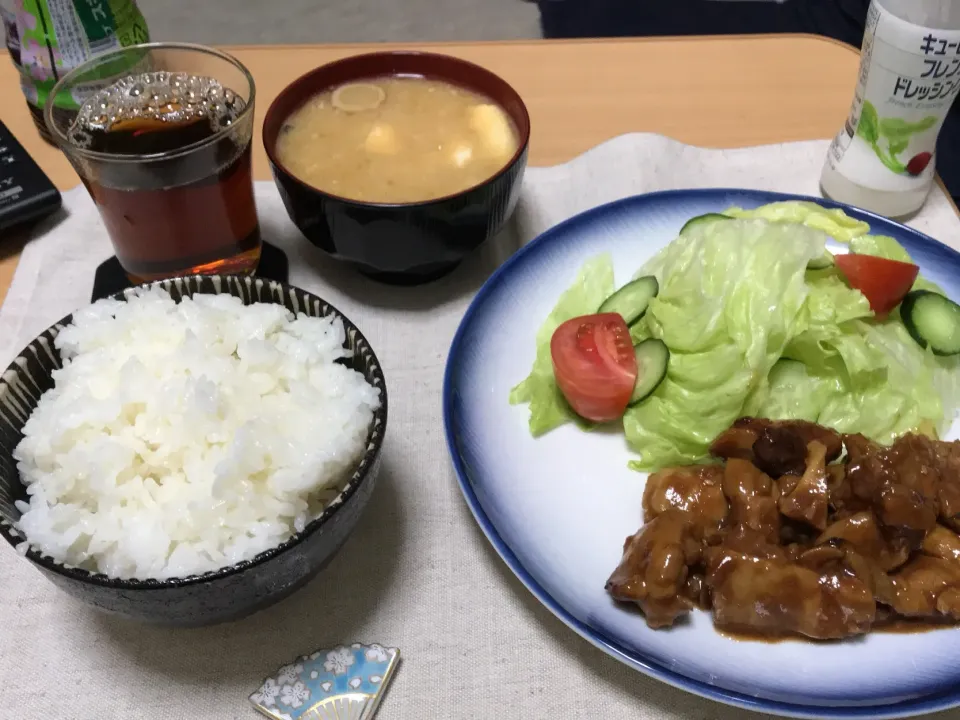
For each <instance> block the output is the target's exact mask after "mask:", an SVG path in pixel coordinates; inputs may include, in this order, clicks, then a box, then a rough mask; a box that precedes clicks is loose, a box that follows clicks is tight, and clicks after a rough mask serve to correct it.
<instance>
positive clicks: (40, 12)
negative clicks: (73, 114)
mask: <svg viewBox="0 0 960 720" xmlns="http://www.w3.org/2000/svg"><path fill="white" fill-rule="evenodd" d="M0 16H2V18H3V26H4V30H5V34H6V42H7V50H8V51H9V52H10V57H11V59H12V60H13V63H14V65H16V66H17V69H18V70H19V71H20V87H21V88H22V90H23V94H24V97H25V98H26V101H27V107H28V108H29V109H30V114H31V115H32V116H33V122H34V123H35V124H36V126H37V130H39V131H40V134H41V135H42V136H43V137H44V138H45V139H46V140H48V141H49V140H50V137H49V134H48V133H47V129H46V126H45V125H44V122H43V107H44V104H45V103H46V102H47V100H48V98H49V95H50V91H51V90H52V89H53V86H54V84H56V82H57V80H58V79H59V78H60V77H62V76H63V75H64V74H66V73H68V72H69V71H70V70H73V69H74V68H75V67H77V66H79V65H82V64H83V63H84V62H86V61H87V60H88V59H89V58H90V57H92V56H93V55H96V54H98V53H101V52H105V51H107V50H114V49H116V48H119V47H126V46H128V45H138V44H140V43H146V42H150V32H149V30H148V29H147V21H146V20H145V19H144V17H143V14H142V13H141V12H140V9H139V8H138V7H137V3H136V0H0ZM75 95H76V94H74V95H73V96H63V95H61V97H58V98H57V107H63V108H64V109H65V110H76V109H77V108H79V106H80V103H82V102H83V97H76V96H75Z"/></svg>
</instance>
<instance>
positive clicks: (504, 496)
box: [443, 189, 960, 718]
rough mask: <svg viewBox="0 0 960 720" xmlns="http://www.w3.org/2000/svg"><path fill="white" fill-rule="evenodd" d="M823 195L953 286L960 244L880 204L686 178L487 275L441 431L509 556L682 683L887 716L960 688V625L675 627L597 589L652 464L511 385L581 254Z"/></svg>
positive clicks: (589, 623) (700, 617) (614, 206)
mask: <svg viewBox="0 0 960 720" xmlns="http://www.w3.org/2000/svg"><path fill="white" fill-rule="evenodd" d="M778 200H814V201H815V202H819V203H821V204H823V205H826V206H828V207H842V208H843V209H844V211H845V212H847V213H848V214H849V215H851V216H853V217H856V218H858V219H861V220H865V221H867V222H868V223H870V225H871V228H872V232H874V233H877V234H883V235H889V236H892V237H894V238H896V239H897V240H898V241H899V242H900V243H901V244H903V245H904V247H905V248H906V249H907V251H908V252H909V253H910V255H911V256H912V257H913V258H914V261H915V262H916V263H917V264H918V265H919V266H920V268H921V272H922V273H923V274H924V275H925V276H926V277H927V278H929V279H930V280H932V281H934V282H936V283H938V284H939V285H940V286H941V287H943V288H944V289H945V290H946V292H947V294H948V295H950V296H951V297H952V298H953V299H954V300H960V254H957V253H956V252H955V251H953V250H951V249H950V248H947V247H946V246H944V245H942V244H940V243H938V242H936V241H935V240H932V239H931V238H929V237H927V236H925V235H922V234H921V233H918V232H916V231H914V230H911V229H909V228H906V227H904V226H902V225H899V224H896V223H893V222H891V221H889V220H886V219H884V218H880V217H878V216H875V215H872V214H869V213H866V212H863V211H860V210H856V209H853V208H850V207H846V206H842V205H837V204H836V203H830V202H827V201H823V200H819V199H816V198H803V197H798V196H788V195H781V194H777V193H766V192H756V191H749V190H723V189H717V190H681V191H668V192H662V193H654V194H650V195H643V196H637V197H633V198H627V199H625V200H620V201H617V202H615V203H611V204H609V205H604V206H602V207H598V208H595V209H593V210H590V211H588V212H585V213H583V214H581V215H578V216H576V217H574V218H571V219H570V220H567V221H566V222H564V223H562V224H560V225H558V226H556V227H554V228H552V229H550V230H548V231H547V232H546V233H544V234H543V235H541V236H540V237H538V238H537V239H536V240H534V241H533V242H531V243H530V244H528V245H527V246H525V247H524V248H522V249H521V250H520V251H518V252H517V253H516V254H515V255H514V256H513V257H512V258H510V260H508V261H507V262H506V263H505V264H504V265H503V266H502V267H501V268H500V269H499V270H498V271H497V272H496V273H494V275H493V276H492V277H491V278H490V279H489V280H488V281H487V283H486V284H485V285H484V286H483V288H482V289H481V290H480V292H479V293H478V294H477V296H476V298H475V299H474V301H473V303H472V305H471V306H470V308H469V310H468V311H467V313H466V315H465V316H464V318H463V321H462V323H461V325H460V328H459V330H458V331H457V334H456V337H455V338H454V341H453V345H452V346H451V349H450V354H449V357H448V360H447V368H446V377H445V380H444V390H443V408H444V422H445V426H446V434H447V443H448V445H449V450H450V453H451V456H452V458H453V464H454V466H455V468H456V471H457V474H458V476H459V481H460V485H461V488H462V490H463V494H464V497H465V498H466V500H467V503H468V505H469V506H470V509H471V510H472V512H473V514H474V516H475V517H476V520H477V522H478V523H479V524H480V527H481V528H482V529H483V531H484V533H486V535H487V537H488V538H489V540H490V542H491V543H492V544H493V546H494V547H495V548H496V550H497V552H498V553H499V554H500V555H501V557H502V558H503V559H504V561H505V562H506V563H507V564H508V565H509V566H510V568H511V569H512V570H513V572H514V573H515V574H516V575H517V577H518V578H519V579H520V580H521V581H522V582H523V583H524V584H525V585H526V586H527V588H529V589H530V591H531V592H533V593H534V595H536V596H537V598H539V599H540V601H541V602H542V603H543V604H544V605H546V606H547V607H548V608H549V609H550V610H551V611H552V612H553V613H554V614H556V615H557V616H558V617H559V618H560V619H561V620H563V621H564V622H565V623H566V624H567V625H568V626H569V627H570V628H572V629H573V630H575V631H576V632H578V633H579V634H580V635H582V636H583V637H584V638H586V639H587V640H588V641H590V642H591V643H593V644H594V645H596V646H597V647H599V648H601V649H602V650H604V651H606V652H607V653H609V654H610V655H612V656H613V657H615V658H617V659H619V660H621V661H623V662H625V663H627V664H628V665H631V666H632V667H634V668H636V669H638V670H640V671H641V672H644V673H646V674H648V675H650V676H652V677H655V678H658V679H660V680H663V681H665V682H668V683H670V684H671V685H674V686H675V687H678V688H681V689H684V690H687V691H690V692H693V693H697V694H699V695H702V696H704V697H707V698H712V699H714V700H718V701H720V702H724V703H729V704H732V705H737V706H740V707H744V708H749V709H751V710H758V711H763V712H770V713H775V714H780V715H788V716H795V717H809V718H853V717H856V718H893V717H904V716H908V715H915V714H918V713H924V712H931V711H934V710H941V709H944V708H947V707H952V706H955V705H957V704H960V630H958V629H953V628H948V629H940V630H936V631H932V632H926V633H917V634H895V633H873V634H870V635H868V636H866V637H864V638H860V639H857V640H852V641H846V642H837V643H811V642H805V641H802V640H796V641H784V642H779V643H761V642H750V641H742V640H734V639H731V638H729V637H726V636H724V635H721V634H720V633H718V632H717V631H716V630H715V629H714V627H713V624H712V622H711V618H710V616H709V615H708V614H706V613H702V612H695V613H694V614H693V618H692V622H690V623H688V624H683V625H680V626H677V627H675V628H673V629H670V630H651V629H650V628H648V627H647V625H646V623H645V622H644V620H643V617H642V616H641V615H640V614H639V613H636V612H629V611H626V610H624V608H623V607H621V606H618V605H616V604H615V603H614V602H613V601H612V600H611V599H610V597H609V596H608V595H607V593H606V592H605V590H604V583H605V582H606V580H607V577H608V576H609V575H610V573H611V572H612V571H613V569H614V568H615V567H616V566H617V563H618V562H619V560H620V554H621V550H622V546H623V540H624V538H625V537H626V536H627V535H630V534H632V533H634V532H636V530H637V528H638V527H639V526H640V525H641V524H642V510H641V498H642V495H643V487H644V482H645V475H643V474H641V473H636V472H633V471H631V470H629V469H628V468H627V461H628V460H629V459H630V458H631V455H630V453H629V451H628V449H627V446H626V443H625V442H624V439H623V437H622V435H621V434H619V433H604V432H593V433H584V432H581V431H579V430H578V429H577V428H576V427H575V426H573V425H567V426H564V427H561V428H559V429H557V430H554V431H552V432H550V433H548V434H547V435H545V436H543V437H541V438H539V439H534V438H532V437H531V436H530V433H529V432H528V430H527V415H528V411H527V407H526V406H525V405H520V406H511V405H510V404H509V402H508V399H507V398H508V395H509V392H510V388H511V387H513V386H514V385H515V384H516V383H518V382H519V381H521V380H523V379H524V378H525V377H526V376H527V373H528V372H529V371H530V366H531V364H532V363H533V358H534V354H535V336H536V332H537V329H538V327H539V326H540V324H541V323H542V322H543V321H544V319H545V318H546V317H547V315H548V314H549V313H550V311H551V309H552V308H553V306H554V304H555V303H556V301H557V298H558V297H559V296H560V294H561V293H562V292H563V291H564V290H565V289H566V288H567V287H569V286H570V285H571V284H572V283H573V281H574V279H575V278H576V275H577V272H578V271H579V269H580V267H581V266H582V265H583V263H584V262H585V261H586V260H588V259H589V258H591V257H594V256H595V255H597V254H599V253H601V252H609V253H611V255H612V257H613V261H614V268H615V270H616V272H617V284H618V285H619V284H623V283H624V282H626V281H627V280H628V279H629V278H630V277H631V276H632V275H633V273H634V272H635V271H636V270H637V269H638V268H639V267H640V266H641V265H642V264H643V263H644V262H645V261H646V260H648V259H649V258H650V257H651V256H653V255H654V254H655V253H656V252H657V251H658V250H660V249H661V248H663V247H664V246H665V245H666V244H667V243H669V242H670V241H671V240H673V239H674V238H675V237H676V235H677V233H678V231H679V230H680V228H681V227H682V226H683V224H684V223H685V222H686V221H687V220H689V219H690V218H692V217H694V216H696V215H703V214H705V213H710V212H721V211H723V210H725V209H726V208H728V207H730V206H733V205H738V206H740V207H745V208H751V207H756V206H758V205H763V204H766V203H769V202H775V201H778Z"/></svg>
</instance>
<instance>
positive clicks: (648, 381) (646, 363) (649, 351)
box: [629, 338, 670, 407]
mask: <svg viewBox="0 0 960 720" xmlns="http://www.w3.org/2000/svg"><path fill="white" fill-rule="evenodd" d="M633 352H634V354H635V355H636V357H637V384H636V385H635V386H634V388H633V395H631V396H630V403H629V405H630V407H633V406H634V405H636V404H637V403H638V402H640V401H641V400H644V399H646V398H648V397H649V396H650V395H651V394H653V391H654V390H656V389H657V388H658V387H659V386H660V383H662V382H663V379H664V378H665V377H666V376H667V364H668V363H669V362H670V350H669V349H668V348H667V345H666V343H664V342H663V340H656V339H653V338H651V339H650V340H644V341H643V342H642V343H640V344H639V345H637V346H636V347H634V348H633Z"/></svg>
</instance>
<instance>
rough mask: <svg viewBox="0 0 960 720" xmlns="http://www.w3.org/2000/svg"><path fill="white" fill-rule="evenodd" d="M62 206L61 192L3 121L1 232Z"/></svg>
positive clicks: (0, 126)
mask: <svg viewBox="0 0 960 720" xmlns="http://www.w3.org/2000/svg"><path fill="white" fill-rule="evenodd" d="M59 207H60V192H59V191H58V190H57V188H56V187H54V185H53V183H52V182H50V178H48V177H47V176H46V175H45V174H44V172H43V170H41V169H40V166H39V165H37V163H36V162H34V159H33V158H32V157H30V155H28V154H27V151H26V150H24V149H23V145H21V144H20V143H19V142H17V139H16V138H15V137H14V136H13V133H11V132H10V130H8V129H7V126H6V125H4V124H3V122H2V121H0V233H4V234H5V231H6V230H9V229H10V228H12V227H13V226H14V225H19V224H21V223H24V222H28V221H30V220H36V219H38V218H41V217H43V216H45V215H49V214H50V213H52V212H54V211H55V210H57V209H58V208H59ZM0 238H2V236H0Z"/></svg>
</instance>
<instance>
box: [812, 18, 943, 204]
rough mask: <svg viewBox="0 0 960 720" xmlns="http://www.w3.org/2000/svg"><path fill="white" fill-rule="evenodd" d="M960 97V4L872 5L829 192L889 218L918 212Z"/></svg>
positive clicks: (828, 168)
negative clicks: (943, 133) (943, 130)
mask: <svg viewBox="0 0 960 720" xmlns="http://www.w3.org/2000/svg"><path fill="white" fill-rule="evenodd" d="M958 93H960V0H872V2H871V3H870V9H869V10H868V12H867V24H866V30H865V32H864V36H863V46H862V50H861V57H860V74H859V77H858V78H857V88H856V92H855V94H854V98H853V104H852V106H851V108H850V114H849V116H848V117H847V121H846V122H845V123H844V126H843V128H842V129H841V130H840V132H839V133H838V134H837V136H836V137H835V138H834V140H833V142H832V143H831V145H830V149H829V150H828V152H827V159H826V162H825V163H824V166H823V172H822V174H821V176H820V186H821V189H822V190H823V193H824V194H825V195H826V196H827V197H829V198H832V199H834V200H837V201H839V202H845V203H849V204H851V205H856V206H858V207H861V208H864V209H866V210H871V211H873V212H876V213H878V214H881V215H886V216H889V217H901V216H904V215H910V214H911V213H914V212H916V211H917V210H919V209H920V207H921V206H922V205H923V203H924V201H925V200H926V198H927V195H928V193H929V192H930V188H931V187H932V185H933V182H934V178H935V172H936V170H935V166H936V162H935V159H936V155H935V152H936V144H937V136H938V135H939V133H940V128H941V127H942V126H943V121H944V119H945V118H946V116H947V112H948V111H949V110H950V106H951V105H952V104H953V102H954V100H955V99H956V97H957V95H958Z"/></svg>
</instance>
